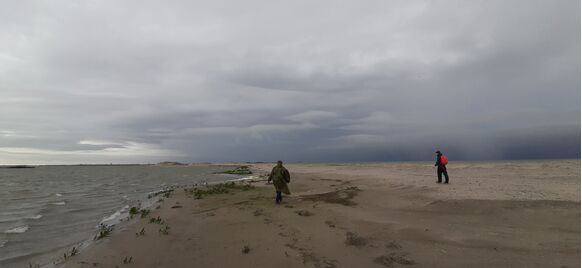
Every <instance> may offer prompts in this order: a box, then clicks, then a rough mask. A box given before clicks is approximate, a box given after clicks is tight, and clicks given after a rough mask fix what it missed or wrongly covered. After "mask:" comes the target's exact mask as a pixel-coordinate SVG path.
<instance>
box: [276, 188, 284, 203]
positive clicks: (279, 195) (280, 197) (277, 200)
mask: <svg viewBox="0 0 582 268" xmlns="http://www.w3.org/2000/svg"><path fill="white" fill-rule="evenodd" d="M281 201H283V196H282V195H281V192H280V191H277V197H275V203H277V204H279V203H281Z"/></svg>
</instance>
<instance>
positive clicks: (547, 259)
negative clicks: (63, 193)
mask: <svg viewBox="0 0 582 268" xmlns="http://www.w3.org/2000/svg"><path fill="white" fill-rule="evenodd" d="M286 166H287V168H288V169H289V170H290V171H291V184H290V188H291V191H292V195H291V196H285V197H284V203H283V204H282V205H275V203H274V190H273V186H272V185H265V181H264V180H260V179H258V180H257V181H255V182H253V183H251V184H252V185H254V186H255V187H254V188H253V189H251V190H248V191H241V190H235V191H230V192H229V193H227V194H216V195H210V196H206V197H204V198H203V199H199V200H197V199H194V198H193V197H191V196H190V195H188V194H186V193H185V191H183V190H182V189H177V190H176V191H175V192H174V193H173V194H172V195H171V196H170V197H169V198H165V199H164V201H163V202H160V203H159V204H160V208H159V209H153V210H152V212H151V213H150V215H148V216H147V217H146V218H143V219H140V218H139V217H136V218H135V219H133V220H130V221H129V222H127V223H125V224H123V225H122V226H118V227H117V228H116V229H115V231H114V232H113V234H112V235H111V236H110V237H106V238H104V239H101V240H99V241H97V242H96V243H94V244H93V245H91V246H90V247H89V248H86V249H84V250H83V251H82V252H81V253H80V254H78V255H76V256H73V257H70V258H69V259H68V260H67V262H66V263H65V266H66V267H116V266H118V267H580V161H579V160H560V161H513V162H463V163H451V165H450V166H449V174H450V176H451V184H450V185H443V184H436V183H435V182H436V174H435V171H434V167H433V166H432V163H378V164H358V165H355V164H354V165H324V164H317V165H315V164H313V165H311V164H291V165H286ZM271 167H272V166H271V165H270V164H268V165H267V164H259V165H253V167H252V168H253V170H254V171H255V174H258V175H264V174H266V172H267V171H268V170H270V168H271ZM158 216H159V217H160V218H161V219H162V220H163V221H164V223H163V224H158V223H149V219H150V218H152V217H154V218H155V217H158ZM166 226H168V227H169V229H166ZM142 229H143V230H144V232H143V235H139V232H140V231H141V230H142ZM160 230H161V231H160ZM163 230H167V234H166V233H165V232H164V231H163ZM136 233H138V234H136ZM130 258H131V262H130V263H129V259H130ZM124 260H126V263H124Z"/></svg>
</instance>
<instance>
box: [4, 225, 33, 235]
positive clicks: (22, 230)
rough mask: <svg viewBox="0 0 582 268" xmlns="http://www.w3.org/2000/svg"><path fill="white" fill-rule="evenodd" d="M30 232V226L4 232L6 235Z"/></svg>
mask: <svg viewBox="0 0 582 268" xmlns="http://www.w3.org/2000/svg"><path fill="white" fill-rule="evenodd" d="M26 230H28V225H25V226H18V227H16V228H12V229H9V230H6V231H4V233H5V234H21V233H24V232H26Z"/></svg>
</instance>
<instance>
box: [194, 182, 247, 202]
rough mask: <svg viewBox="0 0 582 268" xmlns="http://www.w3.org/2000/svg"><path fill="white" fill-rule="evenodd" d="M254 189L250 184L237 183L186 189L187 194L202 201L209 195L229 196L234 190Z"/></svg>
mask: <svg viewBox="0 0 582 268" xmlns="http://www.w3.org/2000/svg"><path fill="white" fill-rule="evenodd" d="M250 189H254V186H252V185H249V184H237V183H235V182H225V183H219V184H214V185H207V186H202V187H200V188H199V187H194V188H190V189H184V191H185V192H186V193H187V194H190V195H192V197H194V198H195V199H202V198H203V197H205V196H208V195H216V194H228V193H230V192H232V191H234V190H240V191H248V190H250Z"/></svg>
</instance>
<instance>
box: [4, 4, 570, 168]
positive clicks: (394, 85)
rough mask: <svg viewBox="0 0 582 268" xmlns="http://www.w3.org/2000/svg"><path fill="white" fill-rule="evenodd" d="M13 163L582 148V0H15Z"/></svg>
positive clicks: (9, 32)
mask: <svg viewBox="0 0 582 268" xmlns="http://www.w3.org/2000/svg"><path fill="white" fill-rule="evenodd" d="M0 40H1V42H0V164H16V163H30V164H36V163H45V164H55V163H110V162H113V163H136V162H141V163H147V162H157V161H162V160H178V161H187V162H190V161H273V160H277V159H282V160H284V161H318V162H335V161H388V160H432V158H433V155H434V150H436V149H441V150H442V151H444V152H445V153H446V154H448V155H449V158H450V159H451V160H461V159H523V158H526V159H527V158H568V157H575V158H578V157H579V156H580V1H577V0H567V1H560V0H558V1H531V0H527V1H515V0H511V1H427V2H424V1H349V2H348V1H345V2H344V1H285V2H283V1H200V2H196V1H114V0H111V1H3V2H2V3H1V4H0Z"/></svg>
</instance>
